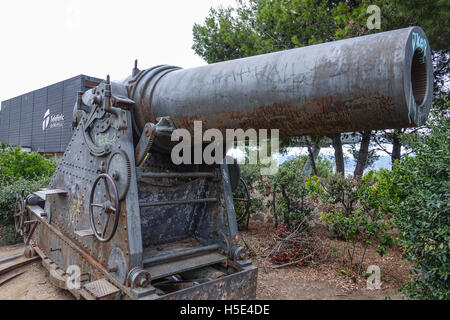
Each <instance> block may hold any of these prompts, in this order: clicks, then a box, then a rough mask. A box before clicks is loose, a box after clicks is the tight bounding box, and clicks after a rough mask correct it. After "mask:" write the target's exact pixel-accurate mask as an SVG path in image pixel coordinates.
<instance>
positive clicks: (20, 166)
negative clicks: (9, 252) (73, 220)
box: [0, 145, 55, 243]
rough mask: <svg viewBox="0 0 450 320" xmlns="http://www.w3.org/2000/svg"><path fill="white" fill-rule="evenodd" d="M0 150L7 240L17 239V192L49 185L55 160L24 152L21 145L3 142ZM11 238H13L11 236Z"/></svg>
mask: <svg viewBox="0 0 450 320" xmlns="http://www.w3.org/2000/svg"><path fill="white" fill-rule="evenodd" d="M1 149H2V150H3V151H0V221H1V222H3V223H4V224H5V226H4V228H3V229H4V234H6V242H8V243H10V242H11V241H18V240H19V239H17V238H16V237H12V236H11V232H10V230H11V226H10V224H11V223H12V222H13V213H14V208H15V204H16V194H20V193H21V192H22V190H25V196H27V195H28V194H30V193H33V192H35V191H37V190H39V189H40V188H42V187H44V186H46V185H48V183H49V182H50V177H51V176H52V175H53V173H54V172H55V161H52V160H47V159H46V158H44V157H43V156H41V155H39V154H37V153H27V152H22V151H21V149H20V147H15V148H10V147H9V146H6V145H2V148H1ZM11 239H12V240H11Z"/></svg>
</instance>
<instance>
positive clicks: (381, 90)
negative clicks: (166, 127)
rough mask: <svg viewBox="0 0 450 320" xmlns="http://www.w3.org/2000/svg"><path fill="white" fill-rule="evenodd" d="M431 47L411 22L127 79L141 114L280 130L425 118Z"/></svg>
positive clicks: (389, 124)
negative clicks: (329, 40)
mask: <svg viewBox="0 0 450 320" xmlns="http://www.w3.org/2000/svg"><path fill="white" fill-rule="evenodd" d="M432 70H433V67H432V62H431V48H430V46H429V43H428V40H427V38H426V35H425V33H424V31H423V30H422V29H421V28H420V27H410V28H405V29H399V30H395V31H389V32H382V33H377V34H372V35H368V36H363V37H357V38H350V39H345V40H340V41H335V42H329V43H323V44H318V45H313V46H308V47H303V48H297V49H291V50H286V51H280V52H275V53H269V54H263V55H258V56H253V57H249V58H244V59H238V60H231V61H225V62H220V63H215V64H210V65H206V66H201V67H197V68H192V69H181V68H177V67H172V66H157V67H154V68H151V69H148V70H145V71H139V72H138V71H136V70H135V71H136V72H134V75H133V76H132V77H131V78H129V79H127V82H128V86H129V95H130V98H131V99H133V100H134V101H135V102H136V106H135V109H134V113H133V117H134V121H135V124H136V127H137V132H140V131H141V130H142V128H143V127H144V125H145V123H147V122H149V121H151V122H155V121H156V119H157V118H159V117H164V116H169V117H170V118H171V119H172V121H173V123H174V124H175V127H177V128H186V129H188V130H190V131H191V132H192V130H193V125H194V123H193V122H194V120H199V121H200V120H201V121H202V122H203V129H204V130H206V129H210V128H217V129H220V130H222V131H224V129H227V128H242V129H248V128H254V129H263V128H265V129H280V136H281V137H283V136H300V135H305V134H325V133H336V132H348V131H361V130H368V129H372V130H376V129H389V128H405V127H413V126H420V125H423V124H424V123H425V121H426V119H427V116H428V113H429V110H430V106H431V100H432V90H433V73H432Z"/></svg>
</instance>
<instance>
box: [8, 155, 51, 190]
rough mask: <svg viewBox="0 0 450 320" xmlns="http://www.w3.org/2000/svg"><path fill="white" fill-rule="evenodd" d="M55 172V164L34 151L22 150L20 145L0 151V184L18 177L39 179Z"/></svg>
mask: <svg viewBox="0 0 450 320" xmlns="http://www.w3.org/2000/svg"><path fill="white" fill-rule="evenodd" d="M54 172H55V165H54V163H53V162H52V161H51V160H47V159H46V158H45V157H43V156H41V155H40V154H38V153H35V152H31V153H28V152H23V151H21V148H20V147H14V148H7V149H6V150H5V151H0V184H1V185H4V184H7V183H11V182H13V181H16V180H19V179H27V180H39V179H41V178H42V177H49V176H51V175H52V174H53V173H54Z"/></svg>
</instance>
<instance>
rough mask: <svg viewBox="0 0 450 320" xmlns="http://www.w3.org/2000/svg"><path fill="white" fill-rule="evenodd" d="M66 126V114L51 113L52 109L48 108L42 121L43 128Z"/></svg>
mask: <svg viewBox="0 0 450 320" xmlns="http://www.w3.org/2000/svg"><path fill="white" fill-rule="evenodd" d="M62 127H64V115H63V114H55V115H51V114H50V109H47V111H45V114H44V120H43V121H42V130H43V131H45V130H47V129H51V128H62Z"/></svg>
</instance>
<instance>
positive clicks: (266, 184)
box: [258, 156, 333, 227]
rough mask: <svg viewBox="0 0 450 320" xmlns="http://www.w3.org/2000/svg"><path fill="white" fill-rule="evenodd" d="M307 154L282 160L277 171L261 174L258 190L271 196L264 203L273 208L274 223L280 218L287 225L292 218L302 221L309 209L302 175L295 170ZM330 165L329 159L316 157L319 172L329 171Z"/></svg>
mask: <svg viewBox="0 0 450 320" xmlns="http://www.w3.org/2000/svg"><path fill="white" fill-rule="evenodd" d="M307 158H308V157H307V156H301V157H298V158H294V159H292V160H289V161H286V162H284V163H282V164H281V165H280V168H279V170H278V172H277V174H275V175H273V176H268V177H262V179H261V180H260V181H259V183H258V188H259V189H260V191H261V193H263V194H265V195H267V196H268V195H270V194H272V197H273V198H274V199H272V201H271V202H270V203H269V204H268V205H269V206H272V208H274V215H275V217H274V218H275V225H278V223H279V222H282V223H284V224H286V225H287V226H291V225H292V224H295V222H296V221H303V220H304V218H305V217H306V216H308V215H310V214H311V212H312V208H311V204H310V202H309V201H308V190H307V189H306V185H305V179H306V178H305V177H304V176H302V175H301V174H300V173H299V172H301V171H302V169H303V167H304V165H305V162H306V161H307ZM332 168H333V164H332V163H331V162H330V161H329V160H327V159H323V158H318V161H317V170H318V173H319V175H322V176H324V177H326V176H329V175H331V174H332ZM305 227H306V225H305Z"/></svg>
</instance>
